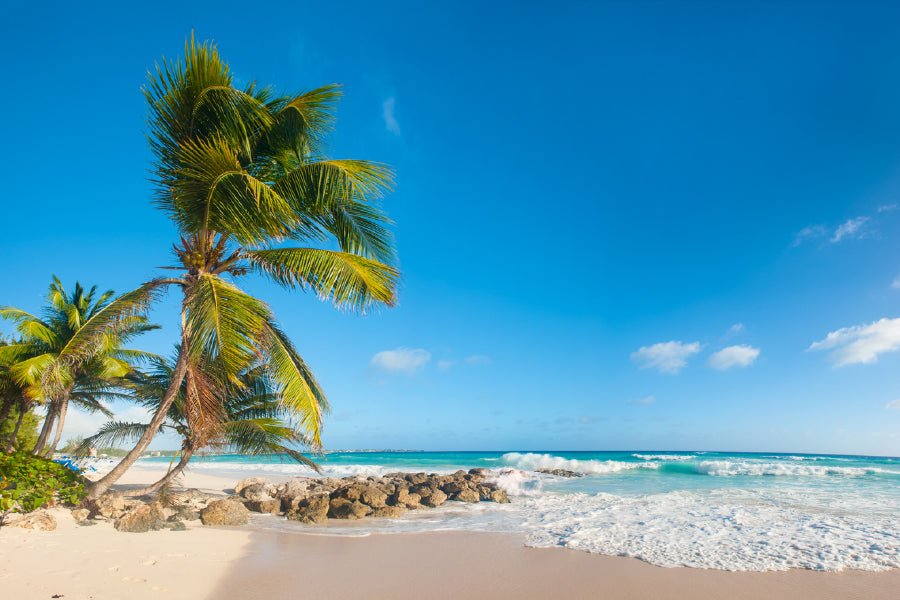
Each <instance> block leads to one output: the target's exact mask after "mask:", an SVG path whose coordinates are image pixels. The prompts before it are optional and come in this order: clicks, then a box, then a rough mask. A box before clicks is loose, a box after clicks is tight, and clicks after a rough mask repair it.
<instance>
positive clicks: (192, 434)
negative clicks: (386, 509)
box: [76, 359, 319, 496]
mask: <svg viewBox="0 0 900 600" xmlns="http://www.w3.org/2000/svg"><path fill="white" fill-rule="evenodd" d="M152 362H153V365H152V369H151V370H150V371H149V372H147V373H143V372H136V373H134V374H132V375H130V376H129V380H130V381H131V384H130V386H129V387H130V389H131V391H132V393H133V395H134V398H135V400H136V401H137V402H138V404H140V405H141V406H144V407H145V408H147V409H148V410H151V411H153V412H155V411H156V409H158V408H159V404H160V401H161V399H162V398H163V396H164V395H165V392H166V390H167V389H168V387H169V385H170V383H171V381H172V377H173V376H174V373H175V366H174V363H175V359H173V360H171V361H165V360H162V359H157V360H154V361H152ZM268 372H269V370H268V368H267V365H263V364H259V365H253V366H252V367H250V368H248V369H246V370H245V371H243V372H242V373H240V374H239V376H238V377H237V380H236V381H234V382H232V383H230V384H224V385H223V384H215V385H212V386H210V387H212V388H214V390H210V391H211V392H212V393H215V394H216V395H219V396H221V402H219V403H217V406H216V408H217V409H218V410H221V411H222V413H223V414H221V415H217V418H216V419H215V420H214V429H211V428H210V427H209V423H208V422H205V421H202V420H200V419H198V418H197V417H196V416H193V417H192V416H191V415H189V413H188V412H187V411H189V410H190V409H191V404H190V403H189V402H188V401H187V398H188V383H187V381H183V382H182V384H181V387H180V389H179V391H178V393H177V394H176V396H175V400H174V401H173V402H172V404H171V405H170V406H169V410H168V412H167V414H166V420H165V421H163V423H162V425H160V428H159V430H160V431H170V432H173V433H175V434H177V435H178V436H179V437H181V440H182V442H181V451H180V455H181V458H180V460H179V462H178V464H177V465H176V466H175V468H173V469H170V470H169V472H168V473H166V475H165V476H164V477H162V478H161V479H159V480H158V481H157V482H155V483H153V484H151V485H149V486H147V487H143V488H140V489H131V490H127V491H125V492H123V494H124V495H126V496H143V495H145V494H150V493H152V492H155V491H157V490H159V489H160V488H162V487H164V486H166V485H168V484H169V483H170V482H171V481H172V480H173V479H174V478H175V477H177V476H178V474H179V473H181V472H182V470H184V468H185V467H186V466H187V464H188V462H189V461H190V460H191V458H192V457H193V456H195V455H196V454H198V453H200V452H201V451H203V450H204V449H206V448H211V449H215V450H217V451H228V452H234V453H239V454H247V455H253V456H259V455H277V456H281V457H283V458H285V459H289V460H294V461H297V462H299V463H301V464H304V465H306V466H308V467H311V468H312V469H314V470H316V471H318V470H319V467H318V466H317V465H316V464H315V463H314V462H312V461H311V460H310V459H308V458H307V457H306V456H304V455H303V454H302V453H301V452H299V451H298V449H297V448H298V447H309V446H310V440H309V439H308V438H307V437H306V435H305V434H304V432H303V431H302V429H301V428H300V427H298V426H296V425H295V424H292V423H291V420H290V417H291V415H290V414H289V413H286V412H285V408H286V405H285V404H284V403H283V402H281V399H280V398H279V397H278V394H277V393H276V392H275V389H274V387H273V385H272V381H271V380H270V379H269V376H268ZM198 423H200V424H201V427H200V428H199V429H198V428H197V424H198ZM204 425H205V426H204ZM148 427H149V424H147V423H133V422H131V423H129V422H122V421H109V422H107V423H106V424H104V425H103V426H102V427H101V428H100V430H99V431H98V432H97V433H96V434H94V435H92V436H91V437H88V438H86V439H84V440H83V441H82V442H81V444H80V445H79V447H78V449H77V451H76V453H77V454H79V455H81V456H84V455H86V454H87V453H88V451H89V450H90V448H91V447H108V446H117V445H119V444H120V443H122V442H132V443H133V442H134V441H136V440H138V439H140V438H141V436H143V435H144V433H145V432H146V430H147V428H148Z"/></svg>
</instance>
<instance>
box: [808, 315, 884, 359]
mask: <svg viewBox="0 0 900 600" xmlns="http://www.w3.org/2000/svg"><path fill="white" fill-rule="evenodd" d="M808 350H831V351H832V352H831V354H830V358H831V360H833V361H834V365H835V366H836V367H842V366H844V365H852V364H856V363H873V362H876V361H877V360H878V355H879V354H884V353H886V352H894V351H896V350H900V319H881V320H880V321H875V322H874V323H869V324H868V325H856V326H854V327H844V328H843V329H838V330H837V331H832V332H831V333H829V334H828V336H826V337H825V339H824V340H822V341H820V342H814V343H813V344H811V345H810V347H809V348H808Z"/></svg>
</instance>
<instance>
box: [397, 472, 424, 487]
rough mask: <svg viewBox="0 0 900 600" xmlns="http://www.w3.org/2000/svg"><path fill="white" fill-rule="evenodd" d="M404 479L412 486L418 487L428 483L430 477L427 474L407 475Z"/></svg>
mask: <svg viewBox="0 0 900 600" xmlns="http://www.w3.org/2000/svg"><path fill="white" fill-rule="evenodd" d="M403 478H404V479H406V481H408V482H409V483H410V485H418V484H420V483H425V482H426V481H428V475H426V474H425V473H406V474H405V475H404V476H403Z"/></svg>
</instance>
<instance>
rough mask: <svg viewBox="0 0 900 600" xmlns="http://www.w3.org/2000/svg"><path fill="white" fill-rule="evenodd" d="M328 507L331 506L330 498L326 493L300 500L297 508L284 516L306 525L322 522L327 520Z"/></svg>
mask: <svg viewBox="0 0 900 600" xmlns="http://www.w3.org/2000/svg"><path fill="white" fill-rule="evenodd" d="M329 508H331V500H330V498H329V497H328V496H327V495H325V494H323V495H321V496H312V497H310V498H306V499H304V500H302V501H301V502H300V504H299V506H298V507H297V510H294V511H291V512H289V513H287V515H285V516H287V518H288V519H291V520H293V521H300V522H301V523H306V524H307V525H311V524H313V523H324V522H325V521H327V520H328V510H329Z"/></svg>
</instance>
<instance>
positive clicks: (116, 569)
mask: <svg viewBox="0 0 900 600" xmlns="http://www.w3.org/2000/svg"><path fill="white" fill-rule="evenodd" d="M118 570H119V565H116V566H114V567H110V568H108V569H107V571H118Z"/></svg>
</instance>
